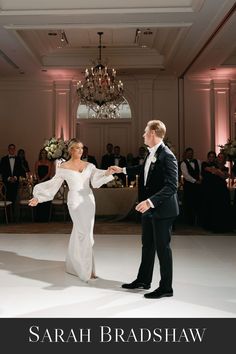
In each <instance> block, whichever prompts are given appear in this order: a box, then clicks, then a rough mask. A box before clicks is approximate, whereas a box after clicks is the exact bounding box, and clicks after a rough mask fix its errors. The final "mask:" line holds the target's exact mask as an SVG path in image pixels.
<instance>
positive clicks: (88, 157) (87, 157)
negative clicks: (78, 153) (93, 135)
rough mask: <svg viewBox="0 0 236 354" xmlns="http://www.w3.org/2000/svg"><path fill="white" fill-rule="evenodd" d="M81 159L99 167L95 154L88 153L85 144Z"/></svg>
mask: <svg viewBox="0 0 236 354" xmlns="http://www.w3.org/2000/svg"><path fill="white" fill-rule="evenodd" d="M81 160H83V161H87V162H91V163H93V164H94V165H95V166H96V167H97V161H96V159H95V157H94V156H91V155H89V154H88V147H87V146H84V148H83V155H82V157H81Z"/></svg>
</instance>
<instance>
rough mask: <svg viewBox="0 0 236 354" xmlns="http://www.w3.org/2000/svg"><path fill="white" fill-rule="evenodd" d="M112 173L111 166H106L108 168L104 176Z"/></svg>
mask: <svg viewBox="0 0 236 354" xmlns="http://www.w3.org/2000/svg"><path fill="white" fill-rule="evenodd" d="M112 173H114V171H113V169H112V168H111V167H108V169H107V170H106V171H105V176H110V175H112Z"/></svg>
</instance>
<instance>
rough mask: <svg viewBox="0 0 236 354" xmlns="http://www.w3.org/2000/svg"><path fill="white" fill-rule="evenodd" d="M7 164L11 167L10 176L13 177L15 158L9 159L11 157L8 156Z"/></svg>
mask: <svg viewBox="0 0 236 354" xmlns="http://www.w3.org/2000/svg"><path fill="white" fill-rule="evenodd" d="M9 162H10V167H11V174H12V176H13V171H14V166H15V158H11V156H9Z"/></svg>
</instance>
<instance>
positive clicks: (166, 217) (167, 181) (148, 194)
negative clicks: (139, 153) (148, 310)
mask: <svg viewBox="0 0 236 354" xmlns="http://www.w3.org/2000/svg"><path fill="white" fill-rule="evenodd" d="M147 158H148V156H147V157H146V159H145V162H144V164H143V165H137V166H131V167H127V168H126V172H127V174H128V175H129V174H136V175H139V184H138V197H139V202H141V201H143V200H146V199H149V200H150V201H151V202H152V204H153V206H154V208H150V209H149V210H148V211H146V212H145V213H144V214H142V261H141V265H140V268H139V272H138V276H137V280H138V281H139V282H141V283H145V284H150V283H151V281H152V273H153V267H154V260H155V252H157V255H158V258H159V262H160V273H161V280H160V288H161V289H162V290H163V291H172V254H171V249H170V238H171V231H172V224H173V221H174V219H175V218H176V216H177V215H178V213H179V207H178V200H177V186H178V163H177V160H176V158H175V156H174V154H173V153H172V152H171V151H170V149H169V148H168V147H167V146H166V145H165V144H164V143H162V144H161V145H160V146H159V147H158V149H157V151H156V153H155V155H154V157H153V158H152V160H151V161H152V162H151V164H150V167H149V170H148V175H147V180H146V185H144V170H145V163H146V161H147Z"/></svg>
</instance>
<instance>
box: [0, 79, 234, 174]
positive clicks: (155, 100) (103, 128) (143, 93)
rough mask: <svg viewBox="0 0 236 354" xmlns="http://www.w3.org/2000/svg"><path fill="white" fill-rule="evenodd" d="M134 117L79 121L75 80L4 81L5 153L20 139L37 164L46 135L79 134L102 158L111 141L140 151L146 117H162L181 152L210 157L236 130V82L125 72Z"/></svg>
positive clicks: (0, 122)
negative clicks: (9, 146)
mask: <svg viewBox="0 0 236 354" xmlns="http://www.w3.org/2000/svg"><path fill="white" fill-rule="evenodd" d="M122 81H123V82H124V87H125V97H126V99H127V100H128V102H129V104H130V107H131V111H132V119H131V120H126V119H123V120H114V121H95V122H94V121H86V120H83V121H77V119H76V112H77V108H78V104H79V101H78V97H77V95H76V82H75V81H73V80H47V81H27V80H23V79H22V80H13V79H12V80H8V81H4V80H1V81H0V127H1V128H0V129H1V134H0V136H1V139H0V156H3V155H5V154H6V153H7V145H8V144H9V143H12V142H13V143H15V144H16V145H17V148H24V149H25V150H26V154H27V159H28V160H29V162H30V166H31V169H32V168H33V165H34V162H35V160H36V159H37V157H38V152H39V150H40V148H41V147H42V145H43V142H44V141H45V139H47V138H49V137H51V136H57V137H59V136H63V137H64V138H65V139H67V138H69V137H72V136H76V135H77V136H78V137H80V138H81V140H83V142H84V143H85V144H86V145H88V146H89V152H90V153H91V154H94V155H95V156H96V157H97V160H98V162H99V161H100V158H101V155H102V154H103V153H104V151H105V145H106V143H107V142H109V141H111V142H113V143H114V144H118V145H120V146H121V152H122V153H123V154H124V155H126V154H127V153H128V152H132V153H133V154H134V155H136V153H137V150H138V147H139V146H141V145H142V142H143V140H142V134H143V129H144V128H145V125H146V122H147V121H148V120H150V119H161V120H163V121H164V122H165V123H166V126H167V136H168V138H169V140H170V141H171V143H172V145H174V148H175V151H176V154H177V156H178V157H179V156H181V155H182V152H183V149H184V148H185V147H187V146H192V147H193V148H194V150H195V152H196V156H197V157H198V158H200V159H204V158H205V156H206V153H207V151H208V150H210V149H212V148H213V149H214V148H216V147H217V144H220V143H224V142H225V140H227V138H228V137H229V136H234V133H235V124H236V123H235V118H236V117H235V111H236V103H235V102H236V82H235V81H229V80H225V81H223V80H221V81H219V80H218V81H213V80H190V79H184V80H182V79H181V80H177V79H176V78H173V77H169V76H161V77H156V76H147V75H145V76H141V75H137V76H132V77H131V76H127V77H122Z"/></svg>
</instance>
